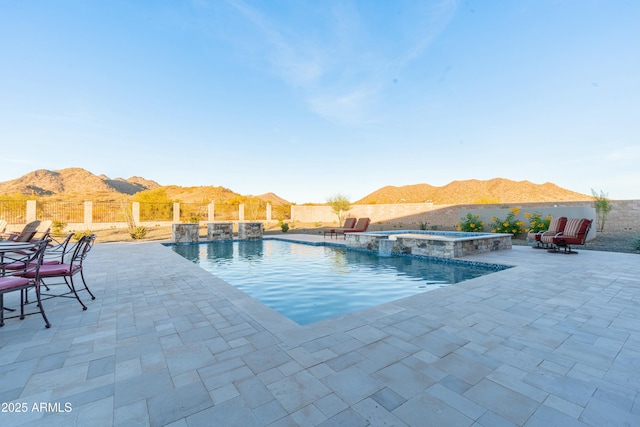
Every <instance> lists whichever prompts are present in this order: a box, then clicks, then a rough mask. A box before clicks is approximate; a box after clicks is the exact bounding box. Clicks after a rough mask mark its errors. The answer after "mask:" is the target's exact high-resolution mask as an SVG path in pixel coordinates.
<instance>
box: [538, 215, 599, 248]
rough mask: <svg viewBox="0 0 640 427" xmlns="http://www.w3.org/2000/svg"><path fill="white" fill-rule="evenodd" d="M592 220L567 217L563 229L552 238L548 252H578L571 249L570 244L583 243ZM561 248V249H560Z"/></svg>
mask: <svg viewBox="0 0 640 427" xmlns="http://www.w3.org/2000/svg"><path fill="white" fill-rule="evenodd" d="M592 223H593V220H591V219H586V218H569V219H568V220H567V225H566V226H565V227H564V231H563V232H562V233H561V234H560V235H558V236H555V237H554V238H553V244H554V247H553V249H549V252H557V253H565V254H577V253H578V252H576V251H574V250H571V245H584V244H585V243H586V241H587V234H589V229H590V228H591V224H592ZM560 249H562V251H561V250H560Z"/></svg>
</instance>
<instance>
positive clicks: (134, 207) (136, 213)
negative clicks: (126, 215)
mask: <svg viewBox="0 0 640 427" xmlns="http://www.w3.org/2000/svg"><path fill="white" fill-rule="evenodd" d="M131 216H132V217H133V222H134V223H135V224H139V223H140V202H133V203H131Z"/></svg>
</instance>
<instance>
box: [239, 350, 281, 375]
mask: <svg viewBox="0 0 640 427" xmlns="http://www.w3.org/2000/svg"><path fill="white" fill-rule="evenodd" d="M242 360H244V361H245V363H246V364H247V366H249V368H250V369H251V370H252V371H253V372H254V373H256V374H258V373H260V372H264V371H267V370H269V369H271V368H277V367H278V366H280V365H284V364H285V363H288V362H289V361H291V357H290V356H289V355H288V354H287V352H286V351H284V350H282V349H281V348H280V347H278V346H275V345H272V346H270V347H266V348H262V349H260V350H255V351H252V352H250V353H247V354H244V355H243V356H242Z"/></svg>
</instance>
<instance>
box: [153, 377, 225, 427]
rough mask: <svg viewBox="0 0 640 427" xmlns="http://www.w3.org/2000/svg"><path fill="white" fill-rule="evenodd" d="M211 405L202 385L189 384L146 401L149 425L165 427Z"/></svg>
mask: <svg viewBox="0 0 640 427" xmlns="http://www.w3.org/2000/svg"><path fill="white" fill-rule="evenodd" d="M212 405H213V402H212V400H211V397H210V396H209V393H208V392H207V390H206V389H205V388H204V386H203V385H202V383H194V384H189V385H187V386H184V387H180V388H177V389H174V390H171V391H168V392H165V393H162V394H159V395H156V396H153V397H151V398H149V399H148V406H149V418H150V420H151V425H165V424H168V423H172V422H174V421H176V420H179V419H180V418H184V417H187V416H189V415H192V414H195V413H196V412H199V411H202V410H203V409H206V408H208V407H210V406H212Z"/></svg>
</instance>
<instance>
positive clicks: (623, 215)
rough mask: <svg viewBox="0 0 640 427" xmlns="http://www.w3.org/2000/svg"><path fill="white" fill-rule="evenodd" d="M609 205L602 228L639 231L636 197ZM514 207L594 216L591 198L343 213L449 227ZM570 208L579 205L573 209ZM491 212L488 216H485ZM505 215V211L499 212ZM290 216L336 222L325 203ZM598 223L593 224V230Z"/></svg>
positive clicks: (375, 223)
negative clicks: (467, 218)
mask: <svg viewBox="0 0 640 427" xmlns="http://www.w3.org/2000/svg"><path fill="white" fill-rule="evenodd" d="M611 204H612V205H613V209H612V210H611V212H609V214H608V215H607V218H606V223H605V227H604V231H640V200H612V201H611ZM513 207H518V208H520V209H521V211H522V213H524V212H530V213H534V212H539V213H541V214H543V215H546V214H550V215H555V213H556V212H557V213H560V214H561V215H562V214H564V215H565V216H584V217H587V218H592V217H595V210H593V202H591V201H588V200H586V201H583V202H557V203H543V202H539V203H509V204H504V203H501V204H487V205H476V204H471V205H434V204H431V203H402V204H380V205H354V206H353V207H352V209H351V210H350V211H349V212H348V213H347V216H352V217H356V218H359V217H369V218H371V221H372V224H371V228H372V229H374V230H376V229H389V228H393V226H396V227H397V226H402V227H403V228H407V227H412V228H419V226H420V225H421V224H424V223H427V228H438V229H444V230H453V229H454V228H455V224H456V223H457V222H458V221H459V220H460V218H461V217H462V216H464V215H466V214H467V212H472V211H473V212H476V211H477V212H482V211H483V210H487V211H490V210H495V209H509V208H513ZM572 208H579V209H578V210H573V209H572ZM492 216H493V214H490V215H489V216H488V218H489V220H490V219H491V217H492ZM503 216H506V215H503ZM291 220H292V221H299V222H304V223H314V222H322V223H329V224H337V222H338V220H337V218H336V215H335V214H334V213H333V212H331V208H330V207H329V206H306V205H305V206H297V205H294V206H291ZM597 227H598V225H597V224H594V227H593V228H594V230H595V229H597Z"/></svg>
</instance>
